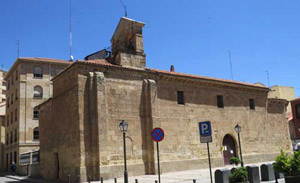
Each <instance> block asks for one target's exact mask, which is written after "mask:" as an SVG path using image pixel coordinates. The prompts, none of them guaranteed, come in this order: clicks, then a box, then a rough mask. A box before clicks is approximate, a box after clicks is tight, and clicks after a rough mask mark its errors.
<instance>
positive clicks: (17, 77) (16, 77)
mask: <svg viewBox="0 0 300 183" xmlns="http://www.w3.org/2000/svg"><path fill="white" fill-rule="evenodd" d="M16 80H18V70H16Z"/></svg>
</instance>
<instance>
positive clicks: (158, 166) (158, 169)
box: [156, 142, 160, 183]
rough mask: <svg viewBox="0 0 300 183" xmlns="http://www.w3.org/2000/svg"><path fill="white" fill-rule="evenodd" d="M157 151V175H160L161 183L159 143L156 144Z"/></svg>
mask: <svg viewBox="0 0 300 183" xmlns="http://www.w3.org/2000/svg"><path fill="white" fill-rule="evenodd" d="M156 149H157V171H158V172H157V173H158V182H159V183H160V165H159V146H158V142H156Z"/></svg>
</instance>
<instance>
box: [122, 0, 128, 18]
mask: <svg viewBox="0 0 300 183" xmlns="http://www.w3.org/2000/svg"><path fill="white" fill-rule="evenodd" d="M120 2H121V4H122V6H123V8H124V11H125V17H127V8H126V6H125V4H124V3H123V1H122V0H120Z"/></svg>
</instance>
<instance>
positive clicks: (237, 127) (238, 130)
mask: <svg viewBox="0 0 300 183" xmlns="http://www.w3.org/2000/svg"><path fill="white" fill-rule="evenodd" d="M234 129H235V131H236V133H237V135H238V140H239V148H240V157H241V166H242V167H244V162H243V155H242V146H241V139H240V132H241V129H242V127H241V126H240V125H239V124H237V125H236V126H235V127H234Z"/></svg>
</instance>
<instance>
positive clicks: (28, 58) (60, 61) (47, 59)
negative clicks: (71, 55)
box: [19, 57, 73, 64]
mask: <svg viewBox="0 0 300 183" xmlns="http://www.w3.org/2000/svg"><path fill="white" fill-rule="evenodd" d="M19 60H26V61H40V62H53V63H64V64H72V63H73V62H71V61H67V60H60V59H53V58H38V57H21V58H19Z"/></svg>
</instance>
